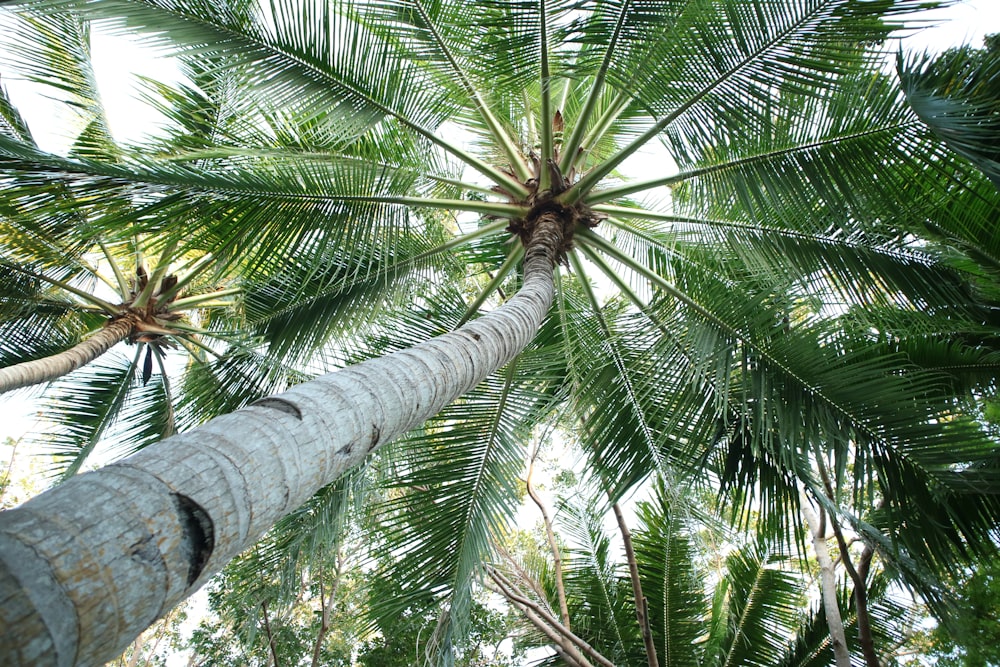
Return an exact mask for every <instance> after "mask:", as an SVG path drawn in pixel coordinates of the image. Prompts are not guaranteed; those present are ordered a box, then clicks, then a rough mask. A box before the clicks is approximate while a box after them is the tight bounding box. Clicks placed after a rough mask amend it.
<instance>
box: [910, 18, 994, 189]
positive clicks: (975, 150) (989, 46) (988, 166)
mask: <svg viewBox="0 0 1000 667" xmlns="http://www.w3.org/2000/svg"><path fill="white" fill-rule="evenodd" d="M985 41H986V43H985V48H984V49H982V50H975V49H969V48H968V47H965V48H962V49H953V50H951V51H948V52H945V53H944V54H942V55H941V56H938V57H933V56H931V55H929V54H924V55H922V56H919V55H914V56H910V57H908V58H904V56H903V54H902V53H900V54H899V56H898V58H897V64H896V69H897V71H898V72H899V77H900V79H901V82H902V85H903V90H904V91H905V93H906V99H907V101H908V102H909V103H910V105H911V106H912V107H913V110H914V112H915V113H916V114H917V115H918V116H919V117H920V119H921V120H922V121H924V122H925V123H927V125H928V126H930V128H931V130H933V131H934V133H935V134H937V135H938V136H940V137H941V138H942V139H944V141H945V143H946V144H947V145H948V147H949V148H951V149H952V150H953V151H955V152H956V153H958V154H959V155H961V156H963V157H965V158H966V159H968V160H970V161H971V162H972V163H973V164H975V165H976V166H977V167H978V168H979V169H981V170H982V171H983V173H984V174H986V176H987V177H989V179H990V180H991V181H993V184H994V185H996V186H997V187H998V188H1000V154H998V153H997V148H996V138H997V135H998V134H1000V124H998V121H997V112H998V110H1000V87H998V86H997V80H998V77H1000V67H998V65H997V60H996V57H995V51H996V50H997V46H998V41H997V36H996V35H993V36H991V37H988V38H987V39H986V40H985Z"/></svg>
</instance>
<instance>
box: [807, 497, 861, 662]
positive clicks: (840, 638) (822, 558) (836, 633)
mask: <svg viewBox="0 0 1000 667" xmlns="http://www.w3.org/2000/svg"><path fill="white" fill-rule="evenodd" d="M801 506H802V507H801V511H802V517H803V518H804V519H805V520H806V525H807V526H808V528H809V532H810V533H811V534H812V540H813V550H814V551H815V552H816V560H817V561H818V562H819V582H820V591H821V593H822V597H823V611H825V612H826V625H827V627H828V628H829V630H830V643H831V644H832V645H833V655H834V659H835V660H836V664H837V667H851V653H850V651H849V650H848V649H847V633H846V632H845V631H844V620H843V618H841V616H840V605H839V604H837V577H836V573H835V572H834V569H833V568H834V566H833V561H832V560H831V559H830V550H829V549H828V548H827V545H826V539H825V538H824V533H825V532H826V531H825V528H824V526H823V524H824V523H825V522H824V521H823V520H821V519H817V518H816V515H815V514H813V512H812V510H811V509H809V503H808V501H807V500H806V498H805V497H803V498H802V503H801ZM821 511H822V510H821Z"/></svg>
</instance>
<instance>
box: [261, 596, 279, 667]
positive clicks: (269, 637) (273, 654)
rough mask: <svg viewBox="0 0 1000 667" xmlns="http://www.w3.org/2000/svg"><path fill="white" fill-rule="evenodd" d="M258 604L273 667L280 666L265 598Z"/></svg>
mask: <svg viewBox="0 0 1000 667" xmlns="http://www.w3.org/2000/svg"><path fill="white" fill-rule="evenodd" d="M260 606H261V609H262V610H263V612H264V630H265V631H266V632H267V644H268V646H269V647H270V648H271V657H272V658H273V659H274V667H280V666H279V664H278V648H277V646H275V643H274V635H272V634H271V621H270V620H269V619H268V617H267V600H264V601H263V602H262V603H261V605H260Z"/></svg>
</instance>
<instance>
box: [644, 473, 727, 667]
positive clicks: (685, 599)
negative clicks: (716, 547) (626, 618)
mask: <svg viewBox="0 0 1000 667" xmlns="http://www.w3.org/2000/svg"><path fill="white" fill-rule="evenodd" d="M636 514H637V519H638V522H639V524H638V528H637V530H636V531H635V533H634V535H633V542H634V544H635V558H636V562H637V563H638V565H639V576H640V577H641V579H642V592H643V593H644V594H645V595H646V597H647V598H648V599H649V614H650V627H651V628H652V631H653V634H654V637H655V639H656V655H657V657H658V658H659V659H660V660H662V661H663V664H665V665H678V666H684V665H700V664H701V661H700V657H699V651H698V648H697V647H698V646H699V644H701V643H702V641H703V636H704V634H705V623H706V619H707V618H708V615H709V612H710V609H711V607H710V600H709V599H708V596H707V594H706V593H707V591H706V588H705V581H704V578H703V574H702V573H701V572H699V571H698V570H697V569H696V567H695V563H696V556H697V552H696V549H695V546H694V544H693V540H692V538H691V536H690V535H689V534H688V532H687V531H688V530H689V528H688V527H687V526H686V525H685V521H684V519H683V518H682V517H680V516H679V512H677V511H674V509H673V508H672V507H671V503H670V502H668V500H667V498H666V496H665V490H664V489H663V488H662V487H659V488H657V491H656V495H655V496H654V498H653V499H652V500H651V501H650V502H649V503H640V504H639V505H638V507H637V512H636Z"/></svg>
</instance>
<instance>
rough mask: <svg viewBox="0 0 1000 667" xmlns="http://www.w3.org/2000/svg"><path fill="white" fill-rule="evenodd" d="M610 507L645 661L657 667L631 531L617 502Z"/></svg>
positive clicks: (646, 605)
mask: <svg viewBox="0 0 1000 667" xmlns="http://www.w3.org/2000/svg"><path fill="white" fill-rule="evenodd" d="M611 509H613V510H614V512H615V519H616V520H617V521H618V529H619V530H620V531H621V534H622V541H623V542H625V558H627V559H628V574H629V578H630V579H631V580H632V595H633V596H634V597H635V619H636V621H637V622H638V623H639V629H640V630H641V631H642V643H643V644H644V645H645V646H646V663H647V664H648V665H649V667H659V663H658V662H657V660H656V643H655V642H654V641H653V630H652V629H651V628H650V627H649V603H648V602H647V601H646V596H645V595H643V594H642V583H641V582H640V581H639V564H638V562H637V561H636V560H635V549H633V548H632V533H630V532H629V529H628V524H627V523H625V515H624V514H622V508H621V506H620V505H619V504H618V503H612V504H611Z"/></svg>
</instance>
